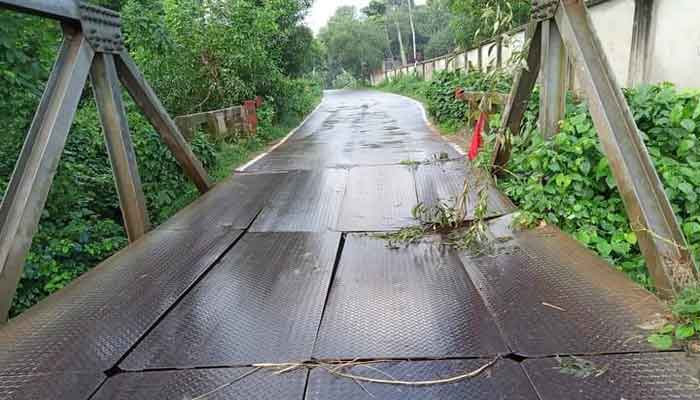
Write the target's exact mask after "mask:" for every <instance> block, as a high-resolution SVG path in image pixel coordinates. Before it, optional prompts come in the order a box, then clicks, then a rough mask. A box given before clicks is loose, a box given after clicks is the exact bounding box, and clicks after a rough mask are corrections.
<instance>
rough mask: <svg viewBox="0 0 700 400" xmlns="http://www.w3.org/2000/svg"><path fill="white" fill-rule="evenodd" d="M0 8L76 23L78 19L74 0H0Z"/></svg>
mask: <svg viewBox="0 0 700 400" xmlns="http://www.w3.org/2000/svg"><path fill="white" fill-rule="evenodd" d="M0 8H7V9H10V10H15V11H19V12H23V13H28V14H34V15H39V16H42V17H46V18H52V19H57V20H60V21H65V22H73V23H77V22H79V21H80V12H79V10H78V2H77V1H76V0H0Z"/></svg>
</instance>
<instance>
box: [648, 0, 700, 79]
mask: <svg viewBox="0 0 700 400" xmlns="http://www.w3.org/2000/svg"><path fill="white" fill-rule="evenodd" d="M651 39H652V43H651V54H653V55H654V56H653V57H651V58H650V60H649V64H648V77H647V78H648V80H649V81H650V82H654V83H656V82H663V81H670V82H673V83H675V84H676V85H678V86H680V87H686V88H700V0H656V1H655V3H654V17H653V23H652V32H651Z"/></svg>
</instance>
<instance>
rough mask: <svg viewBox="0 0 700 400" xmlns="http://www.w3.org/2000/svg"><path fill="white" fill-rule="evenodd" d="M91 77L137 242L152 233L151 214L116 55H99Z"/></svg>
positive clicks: (130, 232)
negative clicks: (122, 93)
mask: <svg viewBox="0 0 700 400" xmlns="http://www.w3.org/2000/svg"><path fill="white" fill-rule="evenodd" d="M90 76H91V78H92V88H93V91H94V94H95V101H96V103H97V110H98V111H99V114H100V120H101V121H102V128H103V130H104V135H105V141H106V143H107V152H108V153H109V160H110V162H111V164H112V172H113V173H114V181H115V183H116V186H117V193H118V194H119V203H120V205H121V210H122V216H123V218H124V226H125V228H126V233H127V236H128V237H129V241H132V242H133V241H135V240H137V239H138V238H140V237H141V236H143V235H144V234H145V233H146V232H147V231H148V229H149V222H148V212H147V211H146V201H145V199H144V195H143V189H142V187H141V177H140V176H139V169H138V166H137V163H136V154H135V153H134V146H133V144H132V143H131V133H130V132H129V122H128V121H127V118H126V111H125V110H124V104H123V102H122V95H121V87H120V86H119V78H118V77H117V67H116V65H115V62H114V56H113V55H112V54H107V53H99V54H97V55H96V56H95V60H94V62H93V65H92V71H91V72H90Z"/></svg>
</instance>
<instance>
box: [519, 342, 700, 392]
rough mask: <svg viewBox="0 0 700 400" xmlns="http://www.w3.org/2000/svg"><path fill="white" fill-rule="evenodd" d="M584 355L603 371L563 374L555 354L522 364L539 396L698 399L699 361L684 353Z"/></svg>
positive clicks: (596, 367) (585, 358) (699, 390)
mask: <svg viewBox="0 0 700 400" xmlns="http://www.w3.org/2000/svg"><path fill="white" fill-rule="evenodd" d="M583 359H584V360H586V361H590V362H593V364H594V366H595V367H594V369H596V370H602V369H604V370H605V373H603V374H602V375H600V376H590V377H588V378H578V377H575V376H572V375H567V374H563V373H562V372H561V371H560V370H559V369H557V368H558V367H559V366H560V365H559V363H558V362H557V360H556V359H554V358H548V359H543V360H526V361H525V362H524V363H523V368H524V369H525V372H526V373H527V375H528V376H529V377H530V379H531V380H532V383H533V384H534V386H535V389H536V390H537V393H538V394H539V395H540V399H541V400H560V399H567V400H620V399H630V400H632V399H634V400H660V399H669V400H670V399H678V400H691V399H700V389H699V388H698V376H700V362H699V360H698V358H696V357H692V356H691V357H689V356H688V355H686V354H685V353H647V354H615V355H609V356H597V357H584V358H583ZM565 362H566V361H565Z"/></svg>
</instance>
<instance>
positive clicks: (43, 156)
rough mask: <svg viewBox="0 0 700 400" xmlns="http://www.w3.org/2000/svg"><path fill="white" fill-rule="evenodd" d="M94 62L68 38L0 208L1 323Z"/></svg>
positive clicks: (80, 42) (76, 39) (75, 36)
mask: <svg viewBox="0 0 700 400" xmlns="http://www.w3.org/2000/svg"><path fill="white" fill-rule="evenodd" d="M93 57H94V52H93V51H92V48H91V47H90V45H89V44H88V43H87V41H86V40H85V38H84V36H83V35H82V33H80V32H79V31H73V30H70V29H66V30H65V38H64V40H63V45H62V47H61V50H60V52H59V56H58V59H57V61H56V64H55V65H54V69H53V72H52V73H51V77H50V78H49V82H48V84H47V85H46V90H45V91H44V95H43V97H42V99H41V103H40V104H39V109H38V110H37V112H36V115H35V116H34V120H33V121H32V124H31V127H30V128H29V133H28V135H27V138H26V140H25V142H24V147H23V148H22V152H21V153H20V156H19V160H18V161H17V164H16V166H15V170H14V172H13V173H12V178H11V180H10V185H9V187H8V189H7V191H6V192H5V197H4V199H3V201H2V205H0V226H2V230H1V234H0V322H1V321H2V320H4V319H5V318H6V316H7V313H8V311H9V309H10V306H11V305H12V298H13V296H14V294H15V290H16V288H17V283H18V282H19V279H20V276H21V275H22V268H23V266H24V261H25V258H26V255H27V252H28V251H29V248H30V246H31V244H32V237H33V236H34V233H35V232H36V230H37V227H38V225H39V218H40V217H41V214H42V211H43V209H44V204H45V203H46V197H47V196H48V194H49V189H50V188H51V182H52V181H53V177H54V175H55V174H56V169H57V168H58V161H59V159H60V158H61V153H62V152H63V147H64V146H65V143H66V138H67V137H68V131H69V130H70V127H71V124H72V123H73V117H74V116H75V112H76V110H77V108H78V102H79V101H80V95H81V94H82V92H83V88H84V87H85V83H86V80H87V77H88V73H89V71H90V64H91V63H92V59H93Z"/></svg>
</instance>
